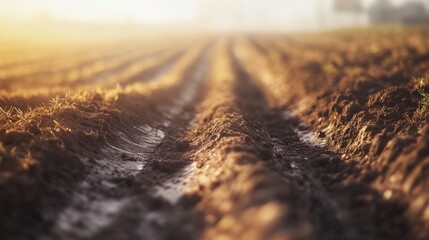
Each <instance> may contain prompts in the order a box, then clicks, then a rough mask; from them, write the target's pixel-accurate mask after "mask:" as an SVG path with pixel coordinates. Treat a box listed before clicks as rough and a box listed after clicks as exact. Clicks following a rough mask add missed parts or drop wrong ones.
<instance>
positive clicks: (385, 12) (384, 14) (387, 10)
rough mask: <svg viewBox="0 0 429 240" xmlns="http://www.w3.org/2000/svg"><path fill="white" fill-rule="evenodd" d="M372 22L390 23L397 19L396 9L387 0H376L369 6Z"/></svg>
mask: <svg viewBox="0 0 429 240" xmlns="http://www.w3.org/2000/svg"><path fill="white" fill-rule="evenodd" d="M369 18H370V20H371V22H372V23H375V24H379V23H392V22H396V21H397V20H398V15H397V10H396V8H395V7H394V6H393V4H392V3H391V2H390V1H389V0H377V1H375V3H374V4H372V5H371V7H370V8H369Z"/></svg>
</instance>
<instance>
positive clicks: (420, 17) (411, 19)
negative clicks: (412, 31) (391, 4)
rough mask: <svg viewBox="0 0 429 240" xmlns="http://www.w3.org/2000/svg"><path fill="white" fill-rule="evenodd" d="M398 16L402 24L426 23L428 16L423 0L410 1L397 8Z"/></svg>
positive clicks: (428, 19)
mask: <svg viewBox="0 0 429 240" xmlns="http://www.w3.org/2000/svg"><path fill="white" fill-rule="evenodd" d="M399 16H400V18H401V22H402V23H404V24H419V23H427V22H428V21H429V16H428V13H427V10H426V7H425V4H424V3H423V2H417V1H410V2H406V3H404V4H403V5H402V6H401V7H400V8H399Z"/></svg>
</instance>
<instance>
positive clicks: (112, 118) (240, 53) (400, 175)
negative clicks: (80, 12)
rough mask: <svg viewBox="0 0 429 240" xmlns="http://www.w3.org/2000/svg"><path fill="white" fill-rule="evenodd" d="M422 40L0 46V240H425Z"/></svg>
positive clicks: (423, 33) (427, 92)
mask: <svg viewBox="0 0 429 240" xmlns="http://www.w3.org/2000/svg"><path fill="white" fill-rule="evenodd" d="M428 38H429V29H426V28H410V29H402V28H369V29H350V30H341V31H332V32H325V33H311V34H295V35H293V34H291V35H263V34H260V35H258V34H253V35H251V34H248V35H239V34H231V35H218V36H215V35H211V36H205V35H194V36H181V37H171V36H160V37H146V38H130V39H125V38H122V39H118V40H117V41H112V40H110V41H107V40H106V41H102V40H101V41H100V42H79V41H64V42H49V41H48V40H47V41H46V42H43V41H37V42H34V43H29V42H26V43H24V42H19V41H18V42H16V43H14V42H13V41H7V40H4V39H2V40H0V236H2V237H1V239H5V240H6V239H43V240H49V239H103V240H106V239H428V238H429V114H428V112H429V87H428V86H429V41H427V39H428ZM2 41H3V42H2Z"/></svg>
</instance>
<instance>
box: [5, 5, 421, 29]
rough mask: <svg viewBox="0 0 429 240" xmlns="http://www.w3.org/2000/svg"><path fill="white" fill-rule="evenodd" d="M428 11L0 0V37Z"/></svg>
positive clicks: (329, 24)
mask: <svg viewBox="0 0 429 240" xmlns="http://www.w3.org/2000/svg"><path fill="white" fill-rule="evenodd" d="M428 9H429V0H299V1H297V0H128V1H117V0H91V1H87V0H38V1H34V0H2V1H1V2H0V28H1V31H0V37H2V36H5V35H11V34H12V35H13V34H15V35H22V34H29V33H42V32H43V33H45V34H46V33H47V32H48V33H49V32H50V33H52V34H58V33H64V34H65V33H72V34H78V33H86V34H88V33H91V34H101V32H112V33H113V32H114V33H117V32H118V31H119V32H124V33H125V32H133V33H137V32H139V33H142V34H145V33H149V32H150V33H153V32H154V31H161V32H162V31H168V32H171V31H173V32H179V33H180V32H307V31H321V30H327V29H335V28H340V27H350V26H366V25H370V24H401V25H410V24H425V23H428V22H429V11H428ZM106 30H107V31H106Z"/></svg>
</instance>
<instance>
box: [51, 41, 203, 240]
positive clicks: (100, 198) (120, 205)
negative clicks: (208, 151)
mask: <svg viewBox="0 0 429 240" xmlns="http://www.w3.org/2000/svg"><path fill="white" fill-rule="evenodd" d="M208 48H209V47H208V46H206V48H205V49H202V50H200V53H198V55H199V56H198V57H197V58H196V59H195V60H193V61H192V63H191V64H189V65H188V66H187V67H186V68H187V69H184V71H183V73H181V74H179V76H176V78H177V81H184V82H183V84H182V85H178V86H177V88H173V89H171V90H170V91H171V92H172V95H171V97H175V99H172V100H173V101H170V102H169V104H166V103H164V105H158V106H156V108H158V111H159V112H160V113H161V116H159V118H154V121H152V122H151V121H149V119H148V120H147V123H146V124H144V125H142V126H140V127H135V132H131V133H130V132H127V133H125V132H119V133H117V139H114V141H111V142H110V143H109V144H108V146H107V147H106V148H105V149H104V151H103V154H102V156H99V157H98V158H97V159H86V161H85V162H86V164H88V165H92V167H91V170H90V173H89V174H88V176H87V178H86V179H85V181H84V182H82V183H81V184H80V186H79V187H78V188H77V190H76V191H75V192H74V194H73V197H72V201H71V205H70V206H69V207H67V208H66V209H64V211H63V212H62V213H61V214H60V215H59V218H58V220H59V221H58V223H57V224H56V225H55V227H54V228H53V231H52V233H51V234H50V235H48V236H45V237H44V238H46V239H56V238H65V239H69V238H71V239H74V238H79V239H93V238H96V239H98V238H100V237H99V236H100V235H103V232H108V231H109V229H110V226H111V225H112V224H114V223H115V221H123V220H124V219H125V220H127V218H128V217H127V216H128V215H135V214H136V212H135V211H136V209H133V208H134V207H135V203H136V202H137V203H138V202H141V203H144V202H147V201H148V198H151V195H148V194H147V191H149V190H148V189H150V188H152V187H153V186H151V184H148V183H147V182H141V184H142V185H137V184H136V181H137V180H136V179H137V178H138V175H141V174H142V173H141V172H142V171H151V170H146V168H147V167H146V166H145V165H146V164H148V163H151V162H154V161H158V160H154V159H158V158H160V156H159V155H160V154H162V151H163V150H162V148H163V146H168V147H170V146H171V144H173V145H174V143H175V142H174V141H173V140H174V139H176V138H178V137H179V135H180V133H181V132H182V131H184V129H186V128H187V126H188V125H189V122H190V120H191V119H192V106H193V104H194V103H195V101H196V100H197V98H199V96H200V95H201V93H200V90H201V89H202V87H203V85H204V79H205V72H206V71H207V68H208V66H209V60H210V58H209V56H210V54H209V51H210V50H209V49H208ZM154 77H157V75H156V74H155V75H154ZM154 104H155V103H154ZM147 117H150V116H147ZM172 141H173V142H172ZM160 152H161V153H160ZM103 158H104V159H103ZM159 161H162V159H161V160H159ZM163 164H164V163H163ZM166 164H168V162H167V163H166ZM186 164H187V163H186V162H185V161H183V160H178V161H177V163H171V164H170V165H172V166H173V168H182V167H183V166H185V165H186ZM148 175H150V174H147V173H146V174H144V176H145V177H147V176H148ZM152 175H153V174H152ZM153 176H155V175H153ZM155 177H156V176H155ZM157 177H158V178H159V176H157ZM170 177H172V176H166V178H170ZM160 182H161V181H160V180H158V181H157V184H159V183H160ZM136 187H137V188H138V191H136V189H135V188H136ZM145 188H147V189H145ZM159 189H162V188H159ZM152 191H153V190H152ZM162 196H163V195H162V194H160V197H162ZM152 198H153V197H152ZM165 201H167V200H165ZM137 206H139V204H137ZM145 207H146V206H145ZM139 211H140V213H142V211H144V210H142V209H140V210H139ZM123 215H125V216H123ZM138 217H141V216H140V215H138ZM117 218H118V219H117ZM144 221H145V220H144V219H137V221H136V222H135V223H136V224H144ZM131 225H133V224H128V225H127V226H123V227H125V228H126V227H129V226H131ZM112 227H114V228H115V232H116V233H120V234H121V233H122V234H128V235H127V236H129V234H134V233H135V231H132V232H128V231H126V232H121V231H118V228H121V225H120V224H117V223H115V224H114V225H113V226H112ZM149 230H150V229H149ZM136 234H137V235H136V237H139V236H143V235H144V234H143V233H140V232H138V233H136ZM106 237H108V239H119V238H117V237H112V236H111V235H108V236H106ZM118 237H120V236H118Z"/></svg>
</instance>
